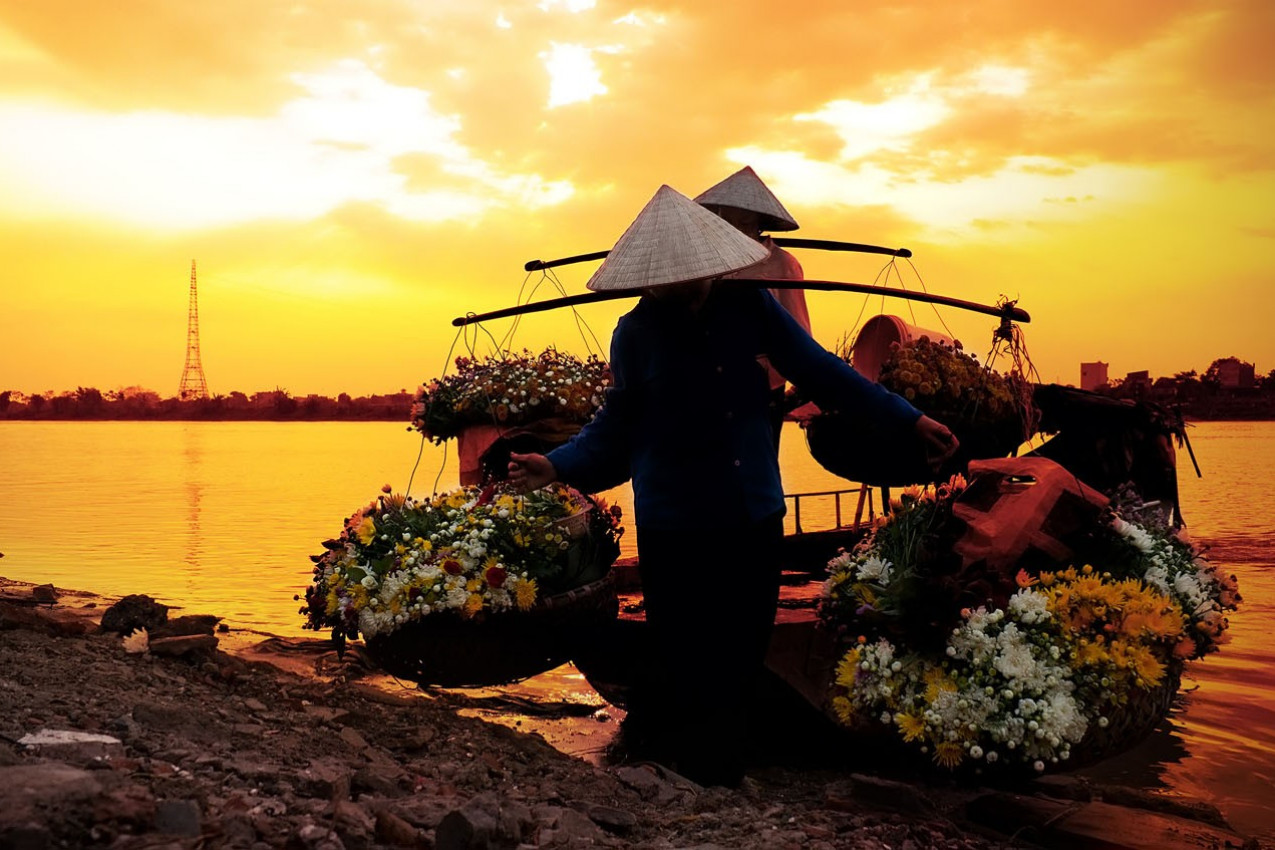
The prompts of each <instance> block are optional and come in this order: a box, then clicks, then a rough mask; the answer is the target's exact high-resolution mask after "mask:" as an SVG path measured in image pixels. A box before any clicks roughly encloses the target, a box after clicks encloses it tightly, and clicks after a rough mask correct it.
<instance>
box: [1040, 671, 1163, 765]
mask: <svg viewBox="0 0 1275 850" xmlns="http://www.w3.org/2000/svg"><path fill="white" fill-rule="evenodd" d="M1182 667H1183V665H1182V662H1181V661H1178V660H1176V659H1175V660H1174V661H1173V662H1171V663H1170V665H1169V668H1168V669H1167V670H1166V671H1165V673H1164V678H1163V679H1162V680H1161V681H1160V684H1159V685H1157V686H1156V687H1154V688H1151V689H1150V690H1143V689H1142V688H1134V689H1133V690H1132V692H1131V693H1130V694H1129V699H1128V701H1127V702H1126V703H1125V704H1124V705H1121V706H1116V707H1113V708H1111V709H1109V710H1108V711H1107V714H1106V717H1107V721H1108V722H1107V725H1106V726H1105V727H1103V726H1100V725H1099V724H1097V723H1091V724H1089V730H1088V731H1087V732H1086V733H1085V737H1084V738H1083V739H1082V740H1081V741H1080V743H1079V744H1077V745H1076V746H1074V747H1072V748H1071V758H1070V759H1068V760H1067V763H1066V765H1065V767H1066V768H1067V769H1069V770H1070V769H1074V768H1078V767H1083V766H1084V765H1089V764H1093V763H1095V762H1099V761H1102V760H1103V759H1106V758H1110V757H1112V756H1114V755H1117V754H1119V753H1122V752H1124V751H1125V750H1128V749H1130V748H1132V747H1133V746H1135V745H1137V744H1138V743H1139V742H1141V741H1142V740H1143V739H1144V738H1146V737H1147V736H1148V735H1150V734H1151V732H1152V731H1153V730H1154V729H1155V727H1156V726H1158V725H1160V723H1161V721H1163V720H1164V719H1165V718H1166V717H1168V716H1169V709H1170V708H1172V707H1173V700H1174V698H1175V697H1176V696H1177V694H1178V688H1179V687H1180V686H1181V684H1182Z"/></svg>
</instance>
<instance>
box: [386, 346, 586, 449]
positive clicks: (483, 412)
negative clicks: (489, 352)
mask: <svg viewBox="0 0 1275 850" xmlns="http://www.w3.org/2000/svg"><path fill="white" fill-rule="evenodd" d="M610 383H611V374H610V370H609V368H608V367H607V364H606V363H604V362H602V361H601V360H599V359H598V358H597V357H595V356H592V355H591V356H590V357H589V358H588V359H587V360H580V359H579V358H578V357H575V356H573V355H571V354H565V353H563V352H561V351H558V350H557V349H554V348H549V349H546V350H545V351H542V352H540V353H539V354H532V353H531V352H530V351H526V350H524V351H523V352H522V353H521V354H512V353H506V354H504V355H501V356H491V357H485V358H482V359H472V358H469V357H458V358H456V371H455V372H454V373H452V374H450V375H447V376H445V377H443V378H435V379H433V380H431V381H429V382H428V383H425V384H422V385H421V386H420V387H419V388H418V389H417V391H416V398H415V400H414V401H413V404H412V413H411V417H412V428H413V429H415V430H417V431H420V432H421V433H422V434H424V435H425V436H426V437H428V438H429V439H430V440H431V441H433V442H435V443H442V442H444V441H445V440H449V439H451V438H452V437H455V436H457V435H459V434H460V433H461V432H462V431H463V430H464V429H465V428H467V427H469V426H472V425H495V426H502V427H505V428H514V427H517V426H520V425H527V424H529V423H532V422H536V421H538V420H542V419H562V420H566V421H567V422H570V423H574V424H575V425H576V427H577V429H578V428H579V427H581V426H583V425H584V424H585V423H587V422H588V421H589V420H590V419H592V418H593V414H594V413H596V412H597V410H598V408H599V407H601V405H602V396H603V393H604V392H605V390H606V388H607V387H608V386H609V385H610Z"/></svg>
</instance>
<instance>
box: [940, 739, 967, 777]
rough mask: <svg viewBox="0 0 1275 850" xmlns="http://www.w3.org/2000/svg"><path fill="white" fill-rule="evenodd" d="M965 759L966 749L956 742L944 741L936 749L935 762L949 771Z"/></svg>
mask: <svg viewBox="0 0 1275 850" xmlns="http://www.w3.org/2000/svg"><path fill="white" fill-rule="evenodd" d="M963 758H965V749H964V748H963V747H962V746H961V745H960V744H958V743H956V742H955V741H944V742H943V743H941V744H939V745H938V746H937V747H935V748H934V761H935V762H937V763H938V764H939V765H941V766H943V767H946V768H948V769H949V770H950V769H952V768H954V767H956V766H957V765H958V764H960V763H961V760H962V759H963Z"/></svg>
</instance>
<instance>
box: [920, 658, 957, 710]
mask: <svg viewBox="0 0 1275 850" xmlns="http://www.w3.org/2000/svg"><path fill="white" fill-rule="evenodd" d="M955 690H957V687H956V683H955V682H953V681H952V679H951V677H950V676H948V675H947V674H946V673H944V672H943V668H941V667H931V668H930V669H929V670H926V671H925V701H926V702H934V701H935V700H937V699H938V698H939V694H941V693H944V692H946V691H955Z"/></svg>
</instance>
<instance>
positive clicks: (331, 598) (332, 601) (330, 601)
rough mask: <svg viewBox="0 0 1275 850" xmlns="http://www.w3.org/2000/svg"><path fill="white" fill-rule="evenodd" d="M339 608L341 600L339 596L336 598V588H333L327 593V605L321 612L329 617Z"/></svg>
mask: <svg viewBox="0 0 1275 850" xmlns="http://www.w3.org/2000/svg"><path fill="white" fill-rule="evenodd" d="M340 606H341V599H340V597H339V596H337V593H336V588H335V587H334V588H332V589H330V590H329V591H328V596H327V605H325V606H323V611H324V613H325V614H327V615H328V616H329V617H331V616H332V615H333V614H335V613H336V609H337V608H339V607H340Z"/></svg>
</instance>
